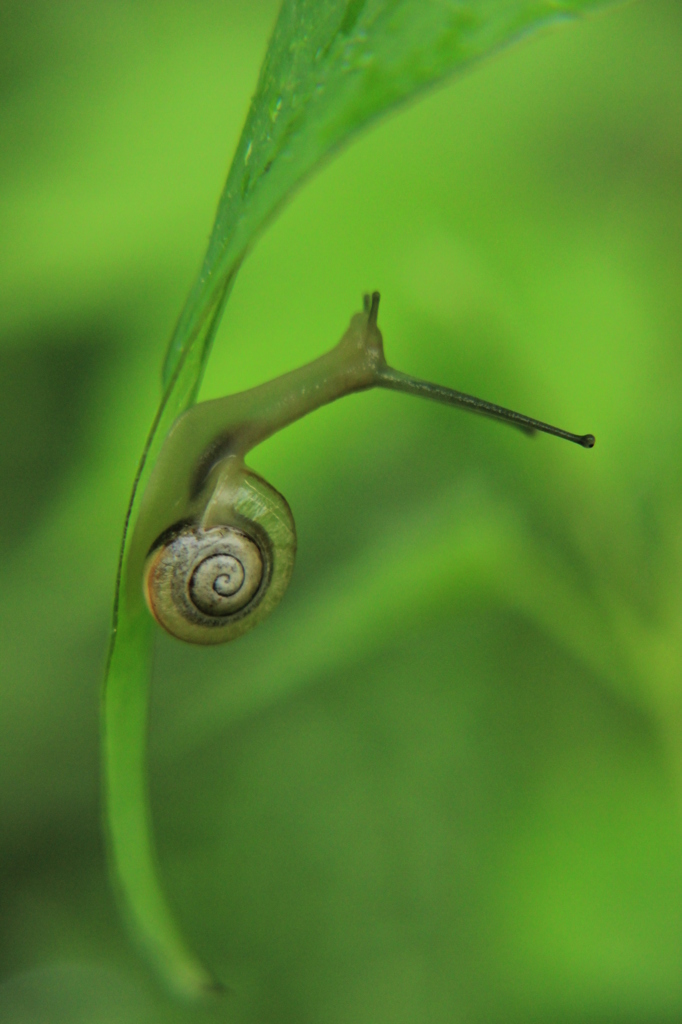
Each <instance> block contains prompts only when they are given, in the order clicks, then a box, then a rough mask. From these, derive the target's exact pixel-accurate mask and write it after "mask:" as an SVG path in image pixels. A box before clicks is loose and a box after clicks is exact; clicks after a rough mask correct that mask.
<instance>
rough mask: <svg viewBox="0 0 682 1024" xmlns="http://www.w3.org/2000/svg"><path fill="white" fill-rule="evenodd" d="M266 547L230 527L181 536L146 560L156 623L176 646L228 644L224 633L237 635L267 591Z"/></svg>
mask: <svg viewBox="0 0 682 1024" xmlns="http://www.w3.org/2000/svg"><path fill="white" fill-rule="evenodd" d="M265 546H266V545H265V544H263V541H262V540H261V544H258V543H257V542H256V541H255V540H254V539H253V538H252V537H249V536H247V534H246V533H244V532H243V531H242V530H239V529H237V528H235V527H233V526H216V527H213V528H211V529H203V528H202V527H198V526H197V527H192V528H186V529H184V530H181V531H180V532H179V533H178V534H177V535H176V536H175V537H173V538H172V539H171V540H170V541H169V542H168V543H166V544H163V545H161V546H159V547H158V548H157V549H156V550H154V551H152V552H151V554H150V556H149V558H148V560H147V567H146V571H145V593H146V597H147V603H148V605H149V608H150V610H151V612H152V614H153V615H154V618H155V619H156V620H157V621H158V622H159V623H160V625H162V626H163V627H164V629H166V630H168V632H169V633H171V634H172V635H173V636H176V637H178V638H179V639H180V640H189V641H190V642H195V643H221V642H222V641H223V640H225V639H230V638H231V637H229V636H226V635H225V633H226V631H229V632H230V634H233V633H234V632H235V625H236V624H237V623H238V622H239V621H240V619H242V618H243V617H244V616H245V615H248V614H249V612H250V611H251V609H252V608H253V606H254V604H256V603H258V601H259V598H260V597H261V596H262V593H263V592H264V590H265V588H266V587H267V582H268V577H269V568H270V566H269V561H270V559H269V557H268V555H269V553H268V552H267V551H264V550H263V548H264V547H265ZM242 631H243V630H238V632H242Z"/></svg>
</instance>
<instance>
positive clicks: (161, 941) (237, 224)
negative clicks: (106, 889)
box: [103, 0, 605, 995]
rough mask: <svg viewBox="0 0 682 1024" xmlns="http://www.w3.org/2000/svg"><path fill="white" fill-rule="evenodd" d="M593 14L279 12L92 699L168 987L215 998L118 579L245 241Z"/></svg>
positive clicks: (167, 374) (143, 618)
mask: <svg viewBox="0 0 682 1024" xmlns="http://www.w3.org/2000/svg"><path fill="white" fill-rule="evenodd" d="M604 2H605V0H284V3H283V5H282V8H281V11H280V14H279V18H278V20H277V23H276V26H275V30H274V33H273V36H272V39H271V41H270V45H269V48H268V52H267V54H266V57H265V61H264V64H263V68H262V70H261V75H260V79H259V83H258V87H257V90H256V94H255V96H254V99H253V101H252V104H251V108H250V110H249V114H248V117H247V120H246V124H245V126H244V130H243V132H242V136H241V139H240V142H239V144H238V147H237V151H236V154H235V157H234V160H233V163H232V167H231V169H230V172H229V175H228V179H227V183H226V186H225V190H224V192H223V194H222V196H221V199H220V203H219V206H218V212H217V216H216V221H215V225H214V228H213V231H212V234H211V237H210V240H209V245H208V249H207V253H206V257H205V259H204V263H203V266H202V268H201V272H200V274H199V277H198V278H197V280H196V282H195V284H194V286H193V288H192V290H191V292H190V295H189V297H188V299H187V302H186V304H185V307H184V309H183V311H182V314H181V316H180V319H179V321H178V324H177V327H176V329H175V332H174V334H173V337H172V339H171V343H170V347H169V351H168V356H167V359H166V365H165V368H164V394H163V398H162V401H161V404H160V407H159V411H158V413H157V416H156V418H155V421H154V424H153V425H152V428H151V431H150V434H149V438H148V440H147V444H146V445H145V449H144V452H143V455H142V458H141V462H140V466H139V470H138V474H137V477H136V480H135V484H134V487H133V494H132V497H131V501H130V506H129V510H128V516H127V519H126V530H125V534H124V539H123V545H122V551H121V562H120V573H119V580H118V583H117V591H116V598H115V612H114V629H113V633H112V641H111V647H110V656H109V664H108V669H107V681H106V688H105V695H104V711H103V719H104V743H103V746H104V758H105V796H106V803H107V815H108V828H109V848H110V855H111V860H112V866H113V871H114V874H115V877H116V881H117V886H118V889H119V892H120V894H121V897H122V901H123V904H124V907H125V910H126V913H127V916H128V918H129V919H130V921H131V922H132V930H133V932H134V933H135V935H136V936H137V938H138V939H139V940H140V942H141V944H142V945H143V947H144V948H145V949H146V950H147V952H148V954H149V955H150V958H151V959H152V961H153V962H155V964H156V966H157V968H158V969H159V972H160V973H161V974H162V975H163V976H165V978H166V979H167V980H168V981H169V983H170V984H171V986H173V987H175V988H176V989H177V990H179V991H182V992H184V993H185V994H189V995H201V994H204V993H205V992H206V991H207V990H211V989H214V988H215V987H216V986H215V985H214V983H213V982H212V980H211V977H210V975H209V974H208V972H207V971H206V970H205V969H204V968H203V966H202V965H201V964H200V963H199V961H198V960H197V959H196V957H194V955H193V954H192V953H191V952H190V951H189V950H188V949H187V947H186V946H185V943H184V941H183V939H182V936H181V934H180V932H179V931H178V929H177V927H176V926H175V924H174V921H173V917H172V914H171V913H170V911H169V910H168V907H167V904H166V901H165V897H164V894H163V891H162V888H161V886H160V883H159V881H158V874H157V870H156V865H155V859H154V851H153V844H152V841H151V829H150V824H149V810H148V798H147V790H146V781H145V757H146V707H147V688H148V683H149V666H150V659H151V653H150V652H151V640H152V635H153V634H152V629H151V622H150V620H149V617H148V616H147V612H146V609H145V607H144V603H143V599H142V593H141V586H140V585H138V581H135V580H128V579H127V557H128V548H129V539H130V536H131V533H132V531H131V530H129V529H128V525H131V526H132V525H133V524H134V522H135V519H136V516H137V512H138V508H139V500H140V496H141V495H142V493H143V491H144V487H145V484H146V481H147V479H148V476H149V473H150V471H151V467H152V466H153V464H154V461H155V458H156V456H157V454H158V451H159V449H160V447H161V444H162V443H163V439H164V437H165V435H166V434H167V432H168V429H169V428H170V426H171V424H172V423H173V421H174V420H175V418H176V417H177V416H178V415H179V414H180V413H181V412H183V411H184V410H185V409H186V408H188V407H189V406H190V405H192V404H193V403H194V401H195V399H196V395H197V392H198V388H199V385H200V382H201V378H202V375H203V371H204V368H205V366H206V362H207V359H208V355H209V352H210V347H211V343H212V340H213V337H214V335H215V331H216V329H217V326H218V323H219V320H220V317H221V314H222V311H223V308H224V305H225V302H226V300H227V298H228V296H229V292H230V288H231V284H232V282H233V280H234V278H235V275H236V273H237V272H238V270H239V266H240V264H241V261H242V260H243V258H244V256H245V254H246V252H247V251H248V249H249V247H250V246H251V245H252V244H253V242H254V240H255V238H256V236H257V234H258V233H259V231H260V230H262V228H263V227H264V226H265V224H266V223H267V222H268V220H270V219H271V218H272V217H273V216H274V215H275V214H276V212H277V210H278V209H279V208H280V207H281V205H282V204H283V203H284V202H285V201H286V200H287V198H288V197H289V196H290V195H291V194H292V192H293V191H294V190H295V189H296V188H297V187H298V186H299V185H300V184H301V182H302V181H303V180H304V179H305V178H306V177H307V176H308V175H309V174H310V173H311V172H312V171H313V170H314V169H315V168H316V167H317V166H319V164H320V162H321V161H322V160H324V159H325V158H326V157H328V156H329V155H330V154H331V153H333V152H334V151H335V150H336V149H338V148H339V147H340V146H341V145H342V144H344V143H345V142H346V141H348V139H350V138H351V137H352V135H353V134H354V133H355V132H357V131H359V130H360V129H361V128H362V127H364V126H365V125H367V124H368V123H369V122H371V121H372V120H373V119H375V118H377V117H379V116H380V115H381V114H382V113H384V112H386V111H387V110H389V109H391V108H393V107H395V106H396V105H398V104H399V103H401V102H403V101H406V100H407V99H409V98H410V97H412V96H414V95H415V94H416V93H418V92H419V91H420V90H422V89H424V88H426V87H428V86H429V85H432V84H434V83H435V82H437V81H438V80H440V79H442V78H443V77H444V76H445V75H447V74H450V73H452V72H454V71H456V70H459V69H463V68H465V67H467V66H468V65H470V64H471V63H472V62H473V61H475V60H477V59H479V58H481V57H483V56H485V55H487V54H489V53H491V52H493V51H495V50H496V49H499V48H500V47H502V46H503V45H505V44H507V43H509V42H511V41H512V40H513V39H515V38H518V37H519V36H520V35H522V34H524V33H526V32H528V31H530V30H531V29H533V28H537V27H540V26H542V25H546V24H549V23H551V22H553V21H556V20H558V19H561V18H566V17H571V16H576V15H578V14H580V13H581V12H584V11H587V10H589V9H592V8H596V7H598V6H600V5H601V4H602V3H604Z"/></svg>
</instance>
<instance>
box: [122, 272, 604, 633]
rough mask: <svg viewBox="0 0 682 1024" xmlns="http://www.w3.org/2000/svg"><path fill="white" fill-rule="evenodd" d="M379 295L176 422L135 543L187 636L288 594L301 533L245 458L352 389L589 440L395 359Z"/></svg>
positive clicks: (227, 624)
mask: <svg viewBox="0 0 682 1024" xmlns="http://www.w3.org/2000/svg"><path fill="white" fill-rule="evenodd" d="M378 308H379V294H378V292H375V293H374V294H373V295H372V296H371V298H370V297H369V296H365V305H364V310H363V312H362V313H358V314H356V315H355V316H354V317H353V318H352V320H351V322H350V326H349V327H348V330H347V331H346V333H345V334H344V335H343V337H342V339H341V341H340V342H339V343H338V345H336V346H335V347H334V348H333V349H332V350H331V351H330V352H328V353H326V355H323V356H321V357H320V358H319V359H316V360H314V361H313V362H311V363H308V364H307V365H306V366H303V367H301V368H300V369H298V370H294V371H293V372H291V373H287V374H284V375H283V376H282V377H278V378H276V379H275V380H273V381H270V382H269V383H267V384H262V385H261V386H260V387H257V388H253V389H252V390H250V391H244V392H241V393H240V394H236V395H230V396H228V397H226V398H220V399H216V400H214V401H210V402H203V403H201V404H199V405H195V406H193V407H192V408H191V409H189V410H188V411H187V412H186V413H184V414H183V415H182V416H180V417H179V418H178V419H177V420H176V422H175V423H174V424H173V426H172V428H171V430H170V432H169V434H168V436H167V438H166V441H165V442H164V445H163V447H162V450H161V453H160V456H159V459H158V461H157V463H156V465H155V468H154V471H153V473H152V475H151V478H150V481H149V484H148V486H147V489H146V492H145V495H144V498H143V502H142V508H141V512H140V516H139V519H138V522H137V526H136V529H135V533H134V536H133V543H132V548H131V556H130V557H131V572H130V574H129V577H128V579H129V585H131V586H135V585H137V583H136V581H138V580H140V579H142V580H143V589H144V595H145V599H146V602H147V606H148V608H149V610H150V611H151V613H152V615H153V616H154V618H155V619H156V620H157V622H158V623H159V624H160V625H161V626H163V628H164V629H166V630H167V631H168V632H169V633H170V634H171V635H173V636H175V637H177V638H178V639H180V640H185V641H189V642H191V643H199V644H216V643H223V642H224V641H227V640H233V639H235V638H236V637H238V636H240V635H241V634H242V633H244V632H246V631H247V630H248V629H251V628H252V627H253V626H255V625H256V624H257V623H259V622H261V621H262V619H264V618H265V616H266V615H268V614H269V613H270V612H271V611H272V610H273V609H274V608H275V606H276V605H277V604H278V603H279V601H280V600H281V598H282V596H283V594H284V591H285V590H286V588H287V585H288V583H289V580H290V578H291V573H292V571H293V565H294V557H295V553H296V530H295V526H294V520H293V516H292V514H291V510H290V509H289V506H288V504H287V502H286V500H285V498H283V497H282V495H281V494H279V493H278V491H276V490H275V489H274V488H273V487H271V486H270V484H268V483H267V482H266V481H265V480H263V479H262V478H261V477H259V476H258V475H257V474H256V473H254V472H253V471H252V470H250V469H248V467H247V466H246V465H245V463H244V458H245V456H246V455H247V453H248V452H249V451H250V450H251V449H252V448H254V447H255V446H256V445H257V444H259V443H260V442H261V441H264V440H265V439H266V438H267V437H270V436H271V435H272V434H274V433H275V432H276V431H278V430H281V429H282V428H283V427H285V426H287V425H288V424H289V423H292V422H294V420H297V419H300V417H302V416H305V415H306V414H307V413H309V412H312V411H313V410H314V409H317V408H319V407H320V406H322V405H326V404H327V403H328V402H332V401H334V400H335V399H337V398H340V397H342V396H343V395H347V394H350V393H352V392H354V391H362V390H365V389H367V388H372V387H384V388H390V389H391V390H395V391H404V392H407V393H409V394H416V395H421V396H422V397H425V398H431V399H434V400H435V401H439V402H444V403H446V404H448V405H457V406H460V407H462V408H466V409H469V410H471V411H474V412H479V413H482V414H484V415H488V416H493V417H495V418H498V419H502V420H505V421H507V422H510V423H512V424H514V425H516V426H519V427H521V428H523V429H524V430H526V431H535V430H540V431H544V432H545V433H550V434H555V435H557V436H559V437H563V438H565V439H566V440H570V441H574V442H576V443H578V444H581V445H582V446H583V447H586V448H591V447H592V446H593V445H594V437H593V436H592V435H591V434H585V435H577V434H571V433H569V432H568V431H564V430H560V429H558V428H557V427H552V426H550V425H549V424H546V423H542V422H540V421H538V420H533V419H531V418H529V417H527V416H523V415H521V414H520V413H515V412H512V411H511V410H508V409H504V408H502V407H501V406H497V405H493V404H491V403H489V402H484V401H482V400H481V399H478V398H474V397H472V396H470V395H465V394H462V393H461V392H459V391H453V390H452V389H450V388H446V387H442V386H440V385H437V384H431V383H429V382H427V381H421V380H417V379H416V378H414V377H409V376H408V375H407V374H403V373H400V371H398V370H394V369H392V368H391V367H389V366H388V365H387V363H386V360H385V357H384V349H383V340H382V336H381V332H380V331H379V328H378V326H377V313H378Z"/></svg>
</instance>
